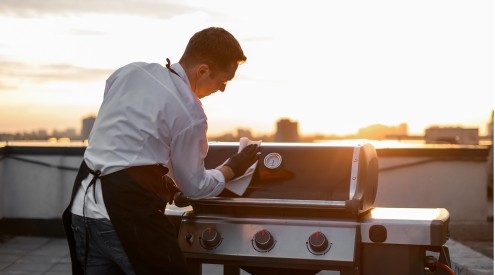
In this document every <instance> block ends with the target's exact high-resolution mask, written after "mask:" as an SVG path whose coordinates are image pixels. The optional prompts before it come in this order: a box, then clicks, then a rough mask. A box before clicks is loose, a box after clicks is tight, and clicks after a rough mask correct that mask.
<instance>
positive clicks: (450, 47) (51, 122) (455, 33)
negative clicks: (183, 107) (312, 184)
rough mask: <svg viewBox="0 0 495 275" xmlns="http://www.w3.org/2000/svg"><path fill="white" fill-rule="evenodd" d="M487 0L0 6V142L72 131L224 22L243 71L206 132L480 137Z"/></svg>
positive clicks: (217, 98) (489, 24) (69, 1)
mask: <svg viewBox="0 0 495 275" xmlns="http://www.w3.org/2000/svg"><path fill="white" fill-rule="evenodd" d="M493 13H494V5H493V1H491V0H355V1H349V0H332V1H322V0H305V1H300V0H298V1H295V0H287V1H275V0H236V1H230V0H208V1H202V0H182V1H172V0H105V1H100V0H84V1H77V0H43V1H39V0H0V37H1V39H0V119H1V120H0V133H2V132H17V131H18V132H24V131H36V130H38V129H46V130H48V131H51V130H54V129H57V130H64V129H67V128H76V130H77V131H79V130H80V128H81V126H82V124H81V120H82V119H83V118H84V117H87V116H89V115H96V114H97V112H98V108H99V105H100V104H101V101H102V99H103V89H104V85H105V80H106V78H107V77H108V76H109V75H110V74H111V73H112V72H113V71H114V70H115V69H117V68H119V67H121V66H123V65H125V64H127V63H130V62H135V61H145V62H156V63H161V64H164V63H165V60H166V58H170V60H171V61H172V63H175V62H178V60H179V58H180V57H181V55H182V52H183V49H184V47H185V46H186V44H187V41H188V40H189V38H190V37H191V36H192V35H193V34H194V33H195V32H197V31H199V30H201V29H203V28H206V27H210V26H219V27H223V28H225V29H227V30H228V31H229V32H231V33H232V34H233V35H234V36H236V37H237V39H238V40H239V41H240V43H241V46H242V47H243V50H244V52H245V54H246V56H247V62H246V63H244V64H242V65H241V66H239V68H238V70H237V74H236V76H235V78H234V79H233V80H232V81H231V82H229V83H228V85H227V89H226V91H225V92H224V93H215V94H213V95H210V96H208V97H206V98H204V99H202V103H203V107H204V109H205V112H206V114H207V116H208V123H209V134H210V135H217V134H223V133H228V132H232V131H235V130H236V129H237V128H242V129H248V130H251V132H252V133H253V134H255V135H256V134H259V135H261V134H272V133H274V132H275V130H276V122H277V120H279V119H280V118H288V119H290V120H292V121H295V122H298V124H299V132H300V134H303V135H310V134H336V135H347V134H355V133H357V132H358V130H359V129H360V128H363V127H368V126H370V125H374V124H382V125H386V126H390V127H394V126H398V125H399V124H401V123H407V124H408V126H409V134H410V135H423V134H424V130H425V129H426V128H428V127H432V126H443V127H467V128H479V133H480V135H486V134H487V132H486V128H487V123H488V122H489V120H490V118H491V116H492V111H493V108H494V107H493V104H494V39H493V38H494V20H493Z"/></svg>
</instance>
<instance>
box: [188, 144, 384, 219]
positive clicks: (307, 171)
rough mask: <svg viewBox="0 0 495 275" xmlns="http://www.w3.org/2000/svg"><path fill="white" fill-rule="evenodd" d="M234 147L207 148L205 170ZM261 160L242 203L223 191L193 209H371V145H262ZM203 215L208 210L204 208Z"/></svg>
mask: <svg viewBox="0 0 495 275" xmlns="http://www.w3.org/2000/svg"><path fill="white" fill-rule="evenodd" d="M238 147H239V144H238V143H234V142H215V143H210V147H209V152H208V155H207V157H206V159H205V167H206V168H215V167H217V166H218V165H219V164H221V163H222V162H223V161H224V160H225V159H227V158H228V157H229V156H231V155H232V154H234V153H235V152H237V150H238ZM259 160H260V161H258V165H257V167H256V170H255V171H254V174H253V177H252V180H251V183H250V185H249V187H248V189H247V190H246V192H245V193H244V194H243V196H242V197H239V196H237V195H235V194H233V193H232V192H230V191H228V190H227V189H226V190H225V191H223V192H222V193H221V194H220V195H219V196H218V197H214V198H208V199H201V200H192V201H190V202H191V205H192V206H193V209H195V210H196V208H201V209H202V211H203V209H205V207H207V206H221V205H223V206H225V205H228V206H230V207H281V208H313V209H334V210H343V211H347V212H350V213H353V214H359V213H361V212H364V211H367V210H368V209H370V208H371V207H372V206H373V203H374V200H375V197H376V189H377V182H378V160H377V155H376V150H375V148H374V147H373V145H371V144H370V143H361V144H352V145H343V144H341V143H339V144H333V143H262V145H261V156H260V159H259ZM195 206H196V207H195ZM206 211H212V209H208V207H207V210H206Z"/></svg>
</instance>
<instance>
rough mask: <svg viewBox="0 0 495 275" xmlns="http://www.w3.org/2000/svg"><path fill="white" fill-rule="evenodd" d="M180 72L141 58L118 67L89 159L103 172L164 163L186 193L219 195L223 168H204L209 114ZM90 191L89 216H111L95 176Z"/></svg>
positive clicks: (76, 209) (79, 202)
mask: <svg viewBox="0 0 495 275" xmlns="http://www.w3.org/2000/svg"><path fill="white" fill-rule="evenodd" d="M172 68H173V69H174V70H175V71H176V72H177V73H178V74H179V75H180V77H179V76H177V75H175V74H173V73H172V72H171V71H170V70H169V69H167V68H165V67H163V66H161V65H160V64H156V63H144V62H136V63H131V64H128V65H126V66H124V67H122V68H120V69H118V70H117V71H115V72H114V73H113V74H112V75H111V76H110V77H109V78H108V79H107V82H106V87H105V92H104V98H103V103H102V105H101V107H100V110H99V112H98V116H97V118H96V121H95V124H94V126H93V129H92V131H91V133H90V136H89V142H88V146H87V148H86V151H85V153H84V160H85V161H86V163H87V164H88V166H89V168H90V169H92V170H95V171H96V170H100V171H101V173H102V175H107V174H109V173H112V172H116V171H119V170H121V169H124V168H126V167H130V166H138V165H149V164H155V163H161V164H163V165H165V166H167V167H168V168H169V169H170V172H169V174H168V175H169V176H171V177H172V178H173V179H174V180H175V181H176V183H177V185H178V187H179V188H180V190H181V191H182V192H183V194H184V195H185V196H188V197H190V198H193V199H200V198H204V197H210V196H216V195H218V194H220V192H221V191H222V190H223V189H224V187H225V179H224V176H223V174H222V173H221V172H220V171H218V170H216V169H208V170H207V169H205V168H204V165H203V160H204V158H205V157H206V154H207V152H208V141H207V137H206V131H207V127H208V125H207V118H206V115H205V113H204V110H203V107H202V104H201V102H200V101H199V98H198V97H197V96H196V95H195V94H194V93H193V91H192V90H191V89H190V86H189V80H188V79H187V76H186V74H185V72H184V70H183V68H182V67H181V66H180V64H178V63H175V64H173V65H172ZM91 178H92V175H89V177H88V178H86V179H85V180H84V181H83V182H82V186H81V188H80V189H79V190H78V193H77V195H76V198H75V200H74V202H73V205H72V208H71V211H72V213H74V214H77V215H83V203H84V193H85V191H86V188H87V186H88V184H89V182H90V181H91ZM95 188H96V190H95V191H96V192H95V194H96V201H97V202H98V203H95V198H94V197H93V190H91V189H90V190H89V191H88V192H87V195H86V203H85V205H86V206H85V208H86V209H85V211H84V214H85V215H86V217H90V218H109V217H108V213H107V211H106V208H105V205H104V203H102V202H104V200H103V197H102V193H101V182H100V180H98V181H97V182H96V187H95Z"/></svg>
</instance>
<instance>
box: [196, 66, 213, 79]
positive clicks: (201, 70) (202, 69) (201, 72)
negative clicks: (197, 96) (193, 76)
mask: <svg viewBox="0 0 495 275" xmlns="http://www.w3.org/2000/svg"><path fill="white" fill-rule="evenodd" d="M196 72H197V76H198V79H203V78H205V77H208V76H210V73H211V71H210V66H208V64H201V65H199V67H198V69H197V71H196Z"/></svg>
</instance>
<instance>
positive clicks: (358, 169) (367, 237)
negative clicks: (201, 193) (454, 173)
mask: <svg viewBox="0 0 495 275" xmlns="http://www.w3.org/2000/svg"><path fill="white" fill-rule="evenodd" d="M238 146H239V144H238V143H223V142H220V143H211V144H210V149H209V152H208V155H207V158H206V159H205V166H206V167H207V168H215V167H216V166H218V165H219V164H220V163H222V162H223V161H224V160H225V159H227V158H228V157H229V156H231V155H232V154H234V153H236V152H237V150H238ZM261 152H262V154H261V156H260V159H259V161H258V164H257V166H256V169H255V171H254V173H253V177H252V180H251V182H250V185H249V187H248V189H247V190H246V192H245V193H244V194H243V195H242V196H238V195H235V194H233V193H231V192H230V191H228V190H225V191H223V192H222V194H220V195H219V196H218V197H214V198H208V199H201V200H190V201H189V203H190V204H191V207H192V210H191V211H186V212H184V213H183V214H182V215H181V218H180V225H179V231H178V240H179V245H180V247H181V249H182V250H183V252H184V254H185V256H186V259H187V261H188V264H189V265H190V266H191V268H192V269H193V271H194V273H195V274H201V270H202V264H203V263H211V264H221V265H223V270H224V274H226V275H227V274H229V275H233V274H240V270H244V271H246V272H248V273H250V274H253V275H257V274H289V273H290V274H317V273H319V272H321V271H324V272H323V273H324V274H342V275H358V274H373V275H376V274H402V275H407V274H414V275H416V274H448V273H442V272H445V271H443V270H441V269H439V268H436V267H437V264H438V263H444V264H445V265H446V266H450V259H449V254H448V249H447V248H446V247H445V246H444V244H445V242H446V241H447V239H448V222H449V214H448V211H447V210H446V209H442V208H438V209H429V208H428V209H416V208H413V209H400V208H377V207H374V200H375V196H376V191H377V184H378V158H377V155H376V150H375V148H374V147H373V146H372V145H371V144H369V143H365V142H364V143H357V144H344V143H336V144H333V143H263V144H262V150H261ZM325 272H326V273H325Z"/></svg>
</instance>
